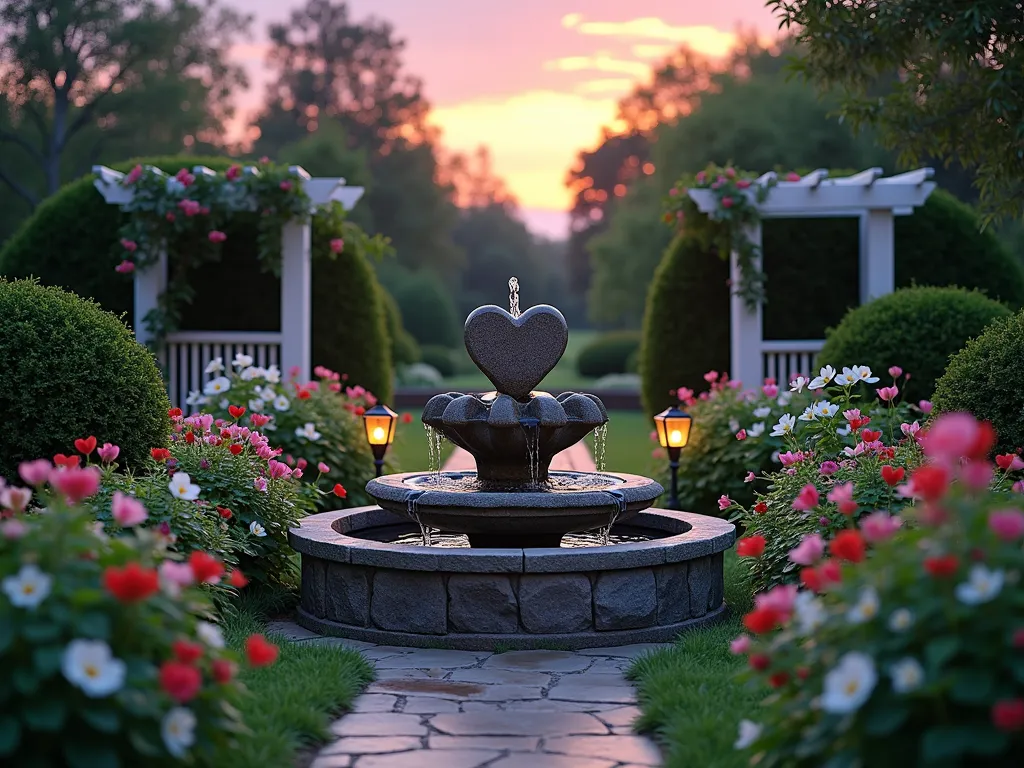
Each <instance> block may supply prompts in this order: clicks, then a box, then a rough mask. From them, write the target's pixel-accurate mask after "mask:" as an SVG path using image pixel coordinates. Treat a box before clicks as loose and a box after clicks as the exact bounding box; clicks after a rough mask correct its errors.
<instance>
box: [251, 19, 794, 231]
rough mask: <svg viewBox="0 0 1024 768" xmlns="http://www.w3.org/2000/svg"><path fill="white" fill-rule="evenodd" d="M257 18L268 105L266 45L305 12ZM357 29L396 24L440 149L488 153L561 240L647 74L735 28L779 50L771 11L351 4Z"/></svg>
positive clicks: (258, 57)
mask: <svg viewBox="0 0 1024 768" xmlns="http://www.w3.org/2000/svg"><path fill="white" fill-rule="evenodd" d="M233 2H235V4H237V5H240V6H241V5H244V7H245V8H246V9H247V10H250V11H251V12H252V13H254V14H255V16H256V24H255V29H254V31H255V32H256V33H257V34H258V36H259V37H258V38H257V39H256V40H255V41H254V43H255V44H253V45H246V46H244V47H242V48H240V49H239V51H238V53H237V58H239V59H241V60H243V61H244V62H245V63H246V65H247V67H248V68H249V70H250V72H251V74H252V80H253V87H252V88H251V89H250V91H249V92H248V94H246V95H244V96H242V97H241V98H240V99H239V102H240V106H241V107H242V108H243V110H245V109H252V108H253V107H254V105H255V104H257V103H258V102H259V101H260V99H261V98H262V96H263V86H264V83H265V79H266V78H265V75H264V73H263V71H262V61H263V52H264V51H265V42H266V38H265V34H266V27H267V24H268V23H269V22H272V21H283V20H285V18H286V17H287V15H288V14H289V13H290V12H291V10H292V9H294V8H297V7H301V6H302V5H303V4H304V2H302V0H244V2H243V0H233ZM349 7H350V8H351V9H352V11H353V16H354V17H355V18H356V19H362V18H364V17H366V16H367V15H370V14H373V15H375V16H378V17H380V18H383V19H386V20H388V21H390V22H391V23H392V24H393V25H394V26H395V29H396V31H397V33H398V35H399V36H400V37H403V38H405V40H406V42H407V46H406V51H405V62H406V65H407V68H408V71H409V72H411V73H414V74H416V75H418V76H420V77H421V78H423V80H424V83H425V88H424V90H425V93H426V96H427V98H428V99H429V101H430V102H431V104H432V105H433V112H432V122H433V123H435V124H436V125H438V126H439V127H440V128H441V129H442V131H443V134H442V142H443V143H444V144H445V146H447V147H449V148H452V149H456V150H472V149H474V148H475V147H476V146H477V145H479V144H486V145H488V146H489V147H490V149H491V152H492V155H493V157H494V166H495V171H496V172H497V173H498V174H500V175H501V176H502V177H504V178H505V180H506V182H507V183H508V185H509V187H510V188H511V189H512V191H513V193H514V194H515V195H516V196H517V197H518V198H519V201H520V204H521V205H522V207H523V211H524V215H525V218H526V221H527V223H528V224H529V225H530V227H531V228H532V229H534V230H535V231H537V232H540V233H544V234H547V235H549V236H557V237H562V236H564V235H565V231H566V221H567V219H566V216H565V211H566V209H567V208H568V206H569V202H570V201H569V195H568V193H567V191H566V188H565V186H564V184H563V180H564V178H565V173H566V170H567V169H568V167H569V166H570V165H571V164H572V161H573V159H574V157H575V154H576V152H577V151H578V150H579V149H581V148H589V147H593V146H594V145H595V144H596V142H597V141H598V139H599V137H600V131H601V126H603V125H609V124H611V123H612V121H613V120H614V118H615V104H616V101H617V100H618V99H619V98H620V97H621V96H623V95H624V94H626V93H627V92H628V91H629V90H630V88H631V87H632V85H633V84H634V83H635V82H636V81H637V80H638V79H642V78H645V77H646V76H647V75H648V73H649V72H650V68H651V65H652V64H653V63H656V62H657V61H658V60H659V59H660V58H661V57H662V56H664V55H665V54H666V53H667V52H669V51H670V50H672V48H674V47H676V46H678V45H680V44H682V43H687V44H689V45H690V46H691V47H693V48H694V49H696V50H698V51H702V52H704V53H707V54H710V55H720V54H723V53H725V52H726V51H727V50H728V49H729V47H730V46H731V45H732V43H733V41H734V39H735V31H736V29H737V26H738V25H741V26H742V27H743V28H744V29H751V28H755V29H757V30H758V32H760V33H761V34H763V35H764V36H765V37H767V38H769V39H771V38H774V36H775V34H776V27H777V25H776V23H775V22H774V20H773V19H772V16H771V13H770V11H769V10H768V9H766V8H765V7H764V0H715V1H714V2H708V0H629V1H628V2H624V1H623V0H614V1H613V0H515V2H506V1H505V0H350V2H349Z"/></svg>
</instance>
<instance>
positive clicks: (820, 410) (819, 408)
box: [814, 400, 839, 419]
mask: <svg viewBox="0 0 1024 768" xmlns="http://www.w3.org/2000/svg"><path fill="white" fill-rule="evenodd" d="M814 412H815V413H816V414H818V416H819V417H820V418H823V419H831V418H832V417H833V416H835V415H836V414H837V413H839V406H838V405H836V404H835V403H830V402H829V401H828V400H820V401H818V402H817V403H815V404H814Z"/></svg>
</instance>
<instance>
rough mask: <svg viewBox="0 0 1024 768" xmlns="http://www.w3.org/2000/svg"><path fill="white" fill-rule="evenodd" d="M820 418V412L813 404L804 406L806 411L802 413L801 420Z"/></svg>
mask: <svg viewBox="0 0 1024 768" xmlns="http://www.w3.org/2000/svg"><path fill="white" fill-rule="evenodd" d="M817 418H818V414H817V413H816V412H815V410H814V406H813V405H808V406H807V407H806V408H804V412H803V413H801V414H800V421H815V420H816V419H817Z"/></svg>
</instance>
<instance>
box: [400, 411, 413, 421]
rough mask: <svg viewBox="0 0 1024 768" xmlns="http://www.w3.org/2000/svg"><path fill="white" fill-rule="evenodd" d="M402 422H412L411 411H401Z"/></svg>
mask: <svg viewBox="0 0 1024 768" xmlns="http://www.w3.org/2000/svg"><path fill="white" fill-rule="evenodd" d="M402 423H403V424H412V414H411V413H403V414H402Z"/></svg>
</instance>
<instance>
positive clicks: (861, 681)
mask: <svg viewBox="0 0 1024 768" xmlns="http://www.w3.org/2000/svg"><path fill="white" fill-rule="evenodd" d="M877 683H878V673H877V672H876V671H875V662H874V661H873V660H872V658H871V657H870V656H868V655H867V654H865V653H861V652H860V651H850V652H849V653H846V654H843V656H842V657H841V658H840V659H839V663H838V664H837V665H836V666H835V667H834V668H833V669H832V670H831V671H829V673H828V674H827V675H825V686H824V690H823V691H822V695H821V708H822V709H823V710H825V711H826V712H829V713H831V714H834V715H846V714H849V713H850V712H855V711H856V710H858V709H860V707H861V706H862V705H863V704H864V702H865V701H867V700H868V698H869V697H870V696H871V692H872V691H873V690H874V689H875V685H876V684H877Z"/></svg>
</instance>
